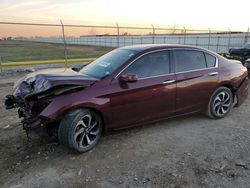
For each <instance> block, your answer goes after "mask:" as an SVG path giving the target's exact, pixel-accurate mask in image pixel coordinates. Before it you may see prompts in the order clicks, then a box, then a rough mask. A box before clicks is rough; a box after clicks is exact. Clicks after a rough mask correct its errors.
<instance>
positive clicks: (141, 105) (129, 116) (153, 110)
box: [109, 50, 176, 128]
mask: <svg viewBox="0 0 250 188" xmlns="http://www.w3.org/2000/svg"><path fill="white" fill-rule="evenodd" d="M124 74H136V75H137V76H138V80H137V81H136V82H126V83H121V82H120V81H119V76H121V75H124ZM174 81H175V75H174V73H172V72H171V65H170V55H169V51H168V50H162V51H157V52H150V53H147V54H144V55H142V56H141V57H139V58H138V59H137V60H135V61H134V62H132V63H131V64H130V65H129V66H128V67H127V68H125V70H124V71H122V72H121V73H120V74H119V75H117V77H116V78H115V79H114V80H113V81H112V83H111V86H110V87H111V88H112V90H113V92H112V94H111V95H110V96H109V98H110V113H109V114H110V116H111V117H110V118H109V119H112V121H110V122H109V126H110V127H112V128H120V127H122V126H129V125H131V124H135V123H142V122H145V121H150V120H154V119H157V118H161V117H164V116H165V117H166V116H170V115H172V114H173V113H174V110H175V89H176V84H175V82H174Z"/></svg>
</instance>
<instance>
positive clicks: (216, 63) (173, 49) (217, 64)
mask: <svg viewBox="0 0 250 188" xmlns="http://www.w3.org/2000/svg"><path fill="white" fill-rule="evenodd" d="M170 50H171V53H172V55H171V57H172V62H173V63H174V73H175V74H180V73H186V72H196V71H201V70H209V69H214V68H218V66H219V60H218V57H216V56H215V55H213V54H212V53H209V52H207V51H204V50H202V49H201V50H200V49H189V48H172V49H170ZM176 50H190V51H198V52H202V53H203V54H204V58H205V53H207V54H209V55H211V56H213V57H214V58H215V59H216V62H215V66H214V67H208V66H207V61H206V58H205V61H206V66H207V67H206V68H202V69H194V70H188V71H180V72H177V71H176V59H175V55H174V51H176Z"/></svg>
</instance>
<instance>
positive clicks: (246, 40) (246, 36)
mask: <svg viewBox="0 0 250 188" xmlns="http://www.w3.org/2000/svg"><path fill="white" fill-rule="evenodd" d="M248 35H249V28H247V32H246V35H245V41H244V43H245V44H246V43H247V42H248Z"/></svg>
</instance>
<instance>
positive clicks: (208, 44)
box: [207, 28, 211, 49]
mask: <svg viewBox="0 0 250 188" xmlns="http://www.w3.org/2000/svg"><path fill="white" fill-rule="evenodd" d="M208 31H209V33H208V42H207V48H208V49H209V48H210V39H211V29H210V28H208Z"/></svg>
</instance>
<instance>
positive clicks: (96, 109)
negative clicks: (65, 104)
mask: <svg viewBox="0 0 250 188" xmlns="http://www.w3.org/2000/svg"><path fill="white" fill-rule="evenodd" d="M80 109H88V110H91V111H93V112H95V113H97V114H98V115H99V116H100V118H101V120H102V123H103V130H105V129H106V120H105V117H104V115H103V112H102V111H101V110H100V109H98V108H96V107H93V106H77V107H73V108H69V109H67V110H65V111H64V112H63V113H62V114H61V115H60V117H59V119H60V120H61V119H62V118H63V117H64V116H65V115H66V114H69V113H71V112H74V111H76V110H80Z"/></svg>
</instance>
